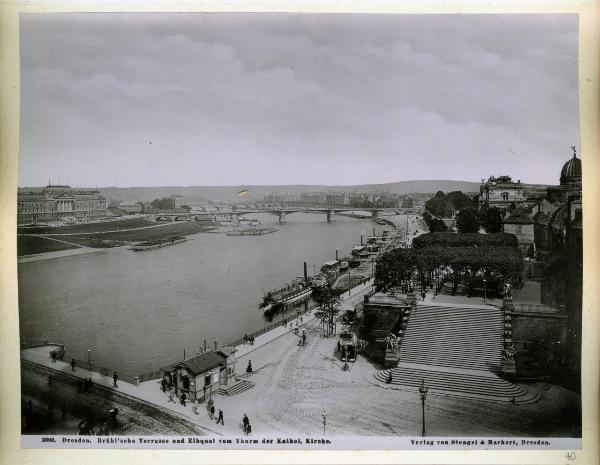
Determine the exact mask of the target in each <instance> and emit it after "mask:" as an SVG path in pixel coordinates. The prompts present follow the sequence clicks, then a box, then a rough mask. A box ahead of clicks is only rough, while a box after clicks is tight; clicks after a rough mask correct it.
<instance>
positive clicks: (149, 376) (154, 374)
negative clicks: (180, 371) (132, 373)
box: [139, 370, 163, 383]
mask: <svg viewBox="0 0 600 465" xmlns="http://www.w3.org/2000/svg"><path fill="white" fill-rule="evenodd" d="M162 376H163V372H162V371H160V370H156V371H151V372H148V373H144V374H143V375H140V376H139V378H140V383H143V382H145V381H152V380H154V379H159V378H162Z"/></svg>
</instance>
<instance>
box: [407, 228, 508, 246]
mask: <svg viewBox="0 0 600 465" xmlns="http://www.w3.org/2000/svg"><path fill="white" fill-rule="evenodd" d="M412 246H413V247H414V248H416V249H422V248H423V247H432V246H438V247H469V246H477V247H481V246H498V247H503V246H505V247H513V248H517V247H518V246H519V241H518V240H517V236H515V235H514V234H507V233H497V234H479V233H464V234H445V233H439V232H436V233H427V234H421V235H420V236H418V237H415V238H414V239H413V241H412Z"/></svg>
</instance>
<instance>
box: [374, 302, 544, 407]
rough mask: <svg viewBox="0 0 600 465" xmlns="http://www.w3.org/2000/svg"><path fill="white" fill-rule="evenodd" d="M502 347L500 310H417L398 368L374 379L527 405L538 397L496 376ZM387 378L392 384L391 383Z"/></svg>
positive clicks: (451, 307)
mask: <svg viewBox="0 0 600 465" xmlns="http://www.w3.org/2000/svg"><path fill="white" fill-rule="evenodd" d="M502 347H503V321H502V310H501V309H499V308H496V307H491V306H483V305H482V306H472V305H437V306H436V305H430V304H425V305H417V306H416V307H415V308H414V309H413V311H412V312H411V315H410V319H409V320H408V325H407V327H406V330H405V333H404V337H403V340H402V345H401V346H400V357H399V358H400V361H399V363H398V366H397V367H393V368H390V369H389V370H381V371H379V372H377V373H376V374H375V379H376V380H377V381H378V382H379V383H383V384H385V385H387V386H394V385H398V386H408V387H415V388H417V387H419V386H420V385H421V381H422V380H424V381H425V384H426V386H427V387H428V388H429V389H430V390H431V392H432V393H436V392H437V393H439V394H445V395H452V396H459V397H469V398H475V399H486V400H491V401H496V402H511V403H530V402H535V401H537V400H538V398H539V393H538V392H537V391H536V390H535V389H528V388H525V387H523V386H520V385H516V384H514V383H511V382H510V381H507V380H505V379H502V378H501V377H500V376H499V373H500V366H501V357H502ZM390 373H391V375H392V377H391V383H390V382H389V381H390V379H389V376H390Z"/></svg>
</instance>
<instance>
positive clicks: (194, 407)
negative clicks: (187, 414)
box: [192, 399, 198, 415]
mask: <svg viewBox="0 0 600 465" xmlns="http://www.w3.org/2000/svg"><path fill="white" fill-rule="evenodd" d="M192 412H194V415H198V399H196V400H195V401H194V403H193V404H192Z"/></svg>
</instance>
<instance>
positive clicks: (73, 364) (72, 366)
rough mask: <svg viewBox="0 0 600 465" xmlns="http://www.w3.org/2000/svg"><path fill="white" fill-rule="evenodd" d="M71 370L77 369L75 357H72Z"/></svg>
mask: <svg viewBox="0 0 600 465" xmlns="http://www.w3.org/2000/svg"><path fill="white" fill-rule="evenodd" d="M71 371H75V359H74V358H72V359H71Z"/></svg>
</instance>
